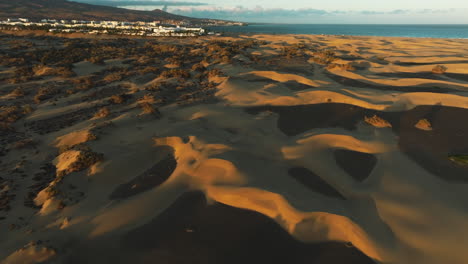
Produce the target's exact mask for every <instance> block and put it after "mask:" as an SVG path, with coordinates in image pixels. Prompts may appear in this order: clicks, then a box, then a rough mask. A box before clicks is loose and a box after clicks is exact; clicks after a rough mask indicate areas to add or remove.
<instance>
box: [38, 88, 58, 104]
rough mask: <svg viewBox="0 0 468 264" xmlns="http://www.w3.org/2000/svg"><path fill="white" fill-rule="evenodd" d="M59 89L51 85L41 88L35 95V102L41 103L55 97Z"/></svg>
mask: <svg viewBox="0 0 468 264" xmlns="http://www.w3.org/2000/svg"><path fill="white" fill-rule="evenodd" d="M58 93H59V91H58V90H57V89H55V88H51V87H42V88H40V89H39V91H38V92H37V94H36V95H35V96H34V102H35V103H36V104H39V103H41V102H42V101H44V100H47V99H50V98H52V97H54V95H56V94H58Z"/></svg>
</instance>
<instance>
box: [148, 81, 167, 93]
mask: <svg viewBox="0 0 468 264" xmlns="http://www.w3.org/2000/svg"><path fill="white" fill-rule="evenodd" d="M164 85H166V83H164V82H159V83H153V84H150V85H148V86H146V87H145V90H146V91H152V92H157V91H161V87H163V86H164Z"/></svg>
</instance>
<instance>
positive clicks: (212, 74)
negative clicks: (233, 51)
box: [207, 69, 223, 78]
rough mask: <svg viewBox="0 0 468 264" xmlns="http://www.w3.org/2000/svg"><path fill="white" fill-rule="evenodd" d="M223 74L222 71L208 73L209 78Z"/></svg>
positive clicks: (215, 70)
mask: <svg viewBox="0 0 468 264" xmlns="http://www.w3.org/2000/svg"><path fill="white" fill-rule="evenodd" d="M222 75H223V72H222V71H221V70H220V69H212V70H209V71H208V73H207V76H208V78H212V77H218V76H222Z"/></svg>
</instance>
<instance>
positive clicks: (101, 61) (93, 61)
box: [87, 56, 105, 65]
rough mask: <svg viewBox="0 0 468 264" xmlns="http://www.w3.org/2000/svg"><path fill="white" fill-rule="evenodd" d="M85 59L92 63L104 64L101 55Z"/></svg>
mask: <svg viewBox="0 0 468 264" xmlns="http://www.w3.org/2000/svg"><path fill="white" fill-rule="evenodd" d="M87 61H89V62H91V63H93V64H96V65H104V64H105V63H104V58H103V57H100V56H93V57H91V58H89V59H87Z"/></svg>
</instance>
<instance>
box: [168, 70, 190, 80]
mask: <svg viewBox="0 0 468 264" xmlns="http://www.w3.org/2000/svg"><path fill="white" fill-rule="evenodd" d="M161 77H163V78H183V79H188V78H190V73H189V72H188V71H187V70H184V69H170V70H167V71H163V72H162V73H161Z"/></svg>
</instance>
